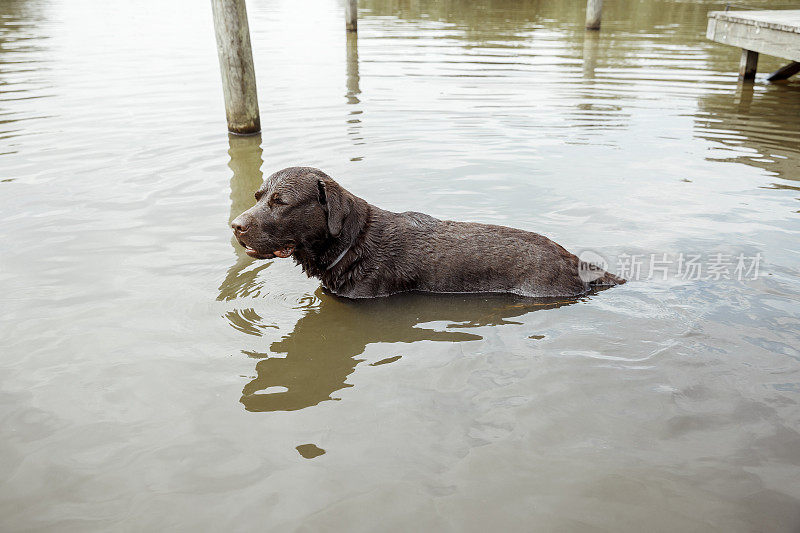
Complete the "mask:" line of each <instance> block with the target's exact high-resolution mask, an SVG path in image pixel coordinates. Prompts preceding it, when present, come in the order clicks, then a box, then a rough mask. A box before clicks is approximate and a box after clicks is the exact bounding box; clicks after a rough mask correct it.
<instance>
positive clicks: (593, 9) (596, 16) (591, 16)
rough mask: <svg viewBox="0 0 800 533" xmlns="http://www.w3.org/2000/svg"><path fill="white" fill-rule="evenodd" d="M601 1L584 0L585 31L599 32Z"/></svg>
mask: <svg viewBox="0 0 800 533" xmlns="http://www.w3.org/2000/svg"><path fill="white" fill-rule="evenodd" d="M602 11H603V0H586V29H587V30H599V29H600V18H601V14H602Z"/></svg>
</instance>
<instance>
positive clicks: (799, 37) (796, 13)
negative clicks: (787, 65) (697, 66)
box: [706, 9, 800, 61]
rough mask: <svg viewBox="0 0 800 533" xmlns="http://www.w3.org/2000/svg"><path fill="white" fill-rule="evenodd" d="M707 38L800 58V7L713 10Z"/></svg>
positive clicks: (754, 49)
mask: <svg viewBox="0 0 800 533" xmlns="http://www.w3.org/2000/svg"><path fill="white" fill-rule="evenodd" d="M706 37H708V38H709V39H711V40H712V41H715V42H718V43H722V44H728V45H731V46H736V47H738V48H742V49H744V50H750V51H752V52H758V53H760V54H767V55H771V56H775V57H782V58H784V59H790V60H792V61H800V9H779V10H761V11H712V12H710V13H709V14H708V29H707V31H706Z"/></svg>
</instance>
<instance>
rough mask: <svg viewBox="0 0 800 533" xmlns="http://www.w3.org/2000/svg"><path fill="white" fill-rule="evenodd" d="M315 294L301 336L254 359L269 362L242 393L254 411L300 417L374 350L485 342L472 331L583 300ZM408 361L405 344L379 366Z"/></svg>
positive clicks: (254, 328)
mask: <svg viewBox="0 0 800 533" xmlns="http://www.w3.org/2000/svg"><path fill="white" fill-rule="evenodd" d="M315 296H316V298H314V299H313V303H312V304H311V305H309V306H308V307H307V308H306V312H305V315H304V316H303V317H302V318H300V320H298V321H297V324H296V325H295V327H294V330H293V331H292V332H291V333H289V334H288V335H286V336H285V337H283V338H282V339H281V340H279V341H276V342H273V343H272V345H271V346H270V352H271V353H253V352H250V353H248V355H250V356H252V357H264V359H261V360H260V361H259V362H258V363H257V364H256V374H257V375H256V377H255V379H253V380H252V381H251V382H250V383H248V384H247V385H246V386H245V387H244V390H243V391H242V393H243V394H242V398H241V402H242V404H244V406H245V409H247V410H248V411H293V410H297V409H303V408H305V407H310V406H312V405H317V404H318V403H320V402H322V401H325V400H330V399H335V398H332V397H331V395H332V394H333V393H334V392H335V391H337V390H340V389H343V388H345V387H349V386H351V385H349V384H348V383H347V382H346V380H347V376H348V375H350V374H351V373H352V372H353V371H354V370H355V368H356V365H357V364H358V363H360V362H362V359H359V358H358V356H359V355H361V354H362V353H363V352H364V350H365V348H366V347H367V345H369V344H374V343H412V342H417V341H438V342H463V341H476V340H480V339H482V337H481V336H480V335H479V334H477V333H476V332H473V331H469V330H470V329H471V328H477V327H480V326H501V325H504V324H519V322H515V321H513V320H511V319H512V318H514V317H520V316H522V315H525V314H527V313H530V312H533V311H537V310H542V309H552V308H555V307H559V306H562V305H568V304H571V303H574V302H575V301H577V300H563V299H562V300H539V301H537V300H531V299H522V298H516V297H512V296H506V295H446V294H445V295H434V294H414V293H409V294H400V295H395V296H392V297H388V298H378V299H371V300H347V299H341V298H338V297H335V296H332V295H329V294H327V293H325V292H324V291H323V290H321V289H320V290H318V291H317V293H316V295H315ZM228 318H229V320H230V321H231V325H232V326H233V327H235V328H236V329H239V330H243V331H247V332H248V333H251V334H256V335H258V334H260V333H259V332H260V331H262V330H263V329H264V328H265V327H270V326H268V325H265V324H263V323H259V321H260V320H261V319H260V317H258V316H257V315H256V314H255V313H252V314H251V315H250V316H248V317H244V316H243V315H241V314H236V313H232V314H230V315H229V316H228ZM242 322H247V323H249V324H247V325H246V326H245V325H244V324H242ZM273 327H274V326H273ZM395 351H396V353H395ZM280 354H285V357H280ZM402 355H403V346H402V345H398V346H397V347H396V348H393V349H392V352H391V353H387V357H386V358H385V359H382V360H380V361H376V362H373V363H372V365H376V364H380V363H388V362H393V361H395V360H397V359H399V358H400V357H401V356H402ZM273 391H274V392H273Z"/></svg>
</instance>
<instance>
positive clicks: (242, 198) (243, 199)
mask: <svg viewBox="0 0 800 533" xmlns="http://www.w3.org/2000/svg"><path fill="white" fill-rule="evenodd" d="M228 145H229V149H228V154H229V155H230V157H231V159H230V161H229V162H228V166H229V167H230V169H231V170H232V171H233V176H232V177H231V212H230V216H229V217H228V224H230V223H231V221H233V219H234V218H236V217H237V216H239V215H240V214H241V213H242V212H244V211H246V210H247V209H249V208H250V207H252V206H253V204H255V202H256V200H255V197H254V196H253V193H255V191H256V190H257V189H258V188H259V187H260V186H261V182H262V173H261V165H262V163H263V162H264V161H263V160H262V159H261V152H262V150H261V135H260V134H257V135H251V136H247V137H242V136H239V135H231V134H229V135H228ZM231 245H232V246H233V249H234V252H235V253H236V256H237V259H236V264H234V265H233V266H232V267H231V268H229V269H228V274H227V276H225V280H224V281H223V282H222V285H220V288H219V290H220V294H219V299H220V300H230V299H232V298H235V297H236V296H237V295H238V294H241V292H242V290H243V289H246V286H247V285H249V284H250V283H251V282H252V281H253V279H255V277H256V275H257V274H258V271H259V270H262V269H264V268H266V267H267V266H268V265H269V263H267V264H265V265H263V266H260V267H258V268H254V269H252V270H249V271H247V272H244V273H242V271H243V270H244V269H245V268H246V267H247V266H248V265H250V264H251V263H252V262H253V259H251V258H250V257H249V256H248V255H247V254H245V253H244V250H242V248H241V246H239V245H238V244H237V242H236V239H235V237H233V236H231Z"/></svg>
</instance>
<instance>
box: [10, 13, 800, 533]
mask: <svg viewBox="0 0 800 533" xmlns="http://www.w3.org/2000/svg"><path fill="white" fill-rule="evenodd" d="M360 4H361V15H360V16H361V18H360V20H359V30H360V31H359V34H358V37H357V38H356V37H350V38H348V37H347V36H346V35H345V32H344V30H343V26H344V21H343V5H341V4H340V3H338V2H337V1H336V0H309V1H307V2H291V1H289V0H271V1H266V0H250V2H248V8H249V15H250V25H251V30H252V39H253V48H254V50H253V52H254V57H255V64H256V72H257V78H258V86H259V101H260V106H261V113H262V116H261V119H262V120H261V121H262V124H263V126H264V130H263V132H262V134H261V135H260V136H256V137H248V138H240V137H229V136H228V135H227V133H226V131H225V124H224V110H223V108H222V92H221V87H220V79H219V72H218V66H217V57H216V50H215V43H214V36H213V30H212V25H211V10H210V6H208V5H201V4H197V3H195V2H188V1H187V2H177V1H175V2H156V1H150V0H148V1H146V2H136V3H119V2H97V1H90V2H66V1H63V0H28V1H23V0H0V8H1V9H0V308H2V313H0V352H1V353H2V355H0V376H1V377H0V478H2V480H3V483H2V485H0V517H1V518H0V526H2V529H3V530H4V531H18V530H50V531H109V530H137V531H146V530H180V531H188V530H209V531H218V530H233V531H239V530H252V529H268V530H290V531H291V530H297V529H303V528H306V529H307V530H312V531H316V530H323V531H374V530H376V529H387V530H415V531H424V530H445V531H485V530H487V529H492V530H512V531H529V530H531V529H537V530H541V531H597V530H600V531H615V532H618V531H632V532H635V531H642V530H643V529H646V530H648V531H675V530H678V531H796V530H797V528H798V527H799V526H800V483H798V482H797V479H800V434H799V433H798V431H800V409H799V408H798V401H799V400H800V352H798V348H797V347H798V346H800V334H799V333H798V332H799V331H800V328H799V327H798V326H800V256H799V255H798V245H797V243H798V233H800V223H798V212H800V204H798V191H799V190H800V170H798V169H799V168H800V81H798V80H794V81H789V82H788V83H782V84H768V83H766V82H764V81H763V75H764V74H763V73H766V72H769V71H771V70H774V69H776V68H777V67H778V66H780V65H781V64H782V61H781V60H778V59H775V58H770V57H762V59H761V62H760V65H759V71H760V72H761V73H762V74H761V77H760V78H759V79H758V80H757V82H756V83H755V84H754V85H752V86H748V87H744V88H739V87H737V85H736V70H737V68H738V53H739V52H738V51H737V50H735V49H733V48H731V47H726V46H723V45H719V44H716V43H712V42H709V41H706V40H705V37H704V34H705V23H706V13H707V12H708V11H709V10H713V9H719V8H721V7H722V6H721V5H720V4H715V3H712V2H687V1H679V0H675V1H657V0H647V1H642V2H639V1H628V0H620V1H614V2H607V4H609V5H607V6H606V10H605V12H604V19H603V29H602V31H601V32H600V33H599V34H594V33H592V34H587V33H586V32H585V31H584V30H583V27H582V22H583V8H582V5H581V2H544V1H541V2H538V1H511V0H492V1H489V2H468V1H465V0H440V1H424V0H423V1H419V2H393V1H388V0H362V2H360ZM750 4H753V2H750ZM753 5H755V6H756V7H759V6H761V7H766V6H769V7H781V6H780V5H776V4H774V3H771V2H770V3H768V2H766V1H758V0H757V1H756V2H755V4H753ZM787 7H788V6H787ZM290 165H312V166H317V167H320V168H322V169H324V170H325V171H326V172H328V173H329V174H330V175H331V176H333V177H334V178H336V179H337V180H338V181H339V182H340V183H342V185H344V186H345V187H347V188H348V189H350V190H351V191H353V192H354V193H355V194H358V195H360V196H362V197H364V198H366V199H367V200H369V201H371V202H372V203H375V204H378V205H380V206H381V207H384V208H387V209H391V210H396V211H405V210H419V211H424V212H427V213H430V214H432V215H434V216H437V217H441V218H454V219H461V220H473V221H479V222H486V223H497V224H505V225H511V226H515V227H520V228H523V229H527V230H531V231H536V232H539V233H542V234H545V235H547V236H549V237H551V238H553V239H554V240H556V241H557V242H559V243H560V244H562V245H564V246H566V247H567V248H568V249H570V250H572V251H575V252H579V251H582V250H594V251H597V252H599V253H602V254H603V255H604V256H605V257H606V258H607V259H608V261H609V263H610V266H611V268H612V269H616V270H618V269H619V268H621V267H622V268H624V267H625V264H626V263H625V261H626V260H629V259H630V258H631V257H632V256H639V257H640V258H642V259H645V261H644V263H643V266H642V272H641V275H640V276H639V277H640V279H639V280H638V281H636V280H634V281H631V282H630V283H628V284H626V285H625V286H623V287H618V288H615V289H613V290H608V291H604V292H602V293H599V294H596V295H591V296H588V297H586V298H581V299H576V300H554V301H543V302H539V301H526V300H522V299H515V298H509V297H502V296H491V297H486V296H468V295H460V296H431V295H400V296H397V297H392V298H387V299H380V300H375V301H366V302H352V301H346V300H341V299H338V298H335V297H333V296H331V295H329V294H326V293H324V292H323V291H321V290H320V289H319V283H318V282H317V281H315V280H310V279H307V278H306V277H305V276H304V275H303V274H302V273H301V271H300V269H299V268H298V267H296V266H294V265H293V264H292V262H291V261H288V260H283V261H282V260H274V261H254V260H253V259H251V258H249V257H247V256H246V255H245V254H244V253H243V252H242V250H241V249H240V248H239V247H238V246H236V245H235V243H234V241H233V240H232V238H231V234H230V230H229V228H228V222H229V221H230V220H231V219H232V218H233V217H235V216H236V215H238V214H239V213H240V212H241V211H243V210H244V209H246V208H247V207H249V206H250V205H252V202H253V201H254V200H253V198H252V193H253V191H254V190H255V189H256V188H257V187H258V186H259V184H260V183H261V180H262V175H263V174H269V173H271V172H273V171H275V170H277V169H280V168H282V167H285V166H290ZM651 254H655V256H657V257H664V254H666V257H667V258H668V259H670V260H674V259H675V258H677V257H679V256H680V254H685V255H686V256H687V257H688V256H689V255H690V254H699V255H700V256H701V259H702V263H703V265H704V267H705V268H706V269H708V268H709V264H710V262H711V260H712V258H713V257H714V256H715V255H716V254H723V256H725V257H728V258H734V257H737V256H739V255H742V256H746V257H756V256H758V257H760V258H761V260H760V265H759V267H760V269H759V272H758V275H757V276H746V279H742V280H739V279H735V276H732V275H730V276H727V278H728V279H726V276H719V279H714V278H715V277H714V276H713V275H711V274H712V273H711V272H709V271H708V270H705V271H704V272H703V275H702V276H701V277H699V278H690V279H687V278H686V276H683V277H681V276H680V275H678V272H677V264H676V263H674V262H673V263H671V264H670V265H669V268H668V275H667V276H666V279H664V278H663V277H662V276H660V275H659V271H656V272H654V273H653V275H652V276H651V275H650V272H649V264H650V262H649V260H650V258H651ZM432 260H433V259H432ZM475 260H476V261H477V260H480V258H475ZM730 270H731V271H732V270H733V266H732V265H731V269H730ZM730 273H731V274H732V272H730ZM320 452H322V453H320Z"/></svg>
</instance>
